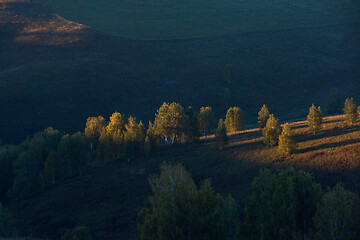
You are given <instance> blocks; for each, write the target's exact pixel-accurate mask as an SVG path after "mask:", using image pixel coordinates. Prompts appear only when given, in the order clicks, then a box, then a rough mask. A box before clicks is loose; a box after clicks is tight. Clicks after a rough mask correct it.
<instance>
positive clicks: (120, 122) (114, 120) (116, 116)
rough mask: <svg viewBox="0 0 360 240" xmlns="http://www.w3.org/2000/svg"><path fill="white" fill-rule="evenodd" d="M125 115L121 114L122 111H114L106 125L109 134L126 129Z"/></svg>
mask: <svg viewBox="0 0 360 240" xmlns="http://www.w3.org/2000/svg"><path fill="white" fill-rule="evenodd" d="M125 123H126V120H125V115H121V113H118V112H114V113H113V114H112V115H111V117H110V122H109V124H108V125H107V126H106V131H107V132H108V133H109V134H113V133H115V132H117V131H120V132H124V131H125Z"/></svg>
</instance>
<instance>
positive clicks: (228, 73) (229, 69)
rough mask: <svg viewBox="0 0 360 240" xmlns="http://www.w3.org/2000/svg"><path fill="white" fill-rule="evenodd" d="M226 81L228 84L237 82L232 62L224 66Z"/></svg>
mask: <svg viewBox="0 0 360 240" xmlns="http://www.w3.org/2000/svg"><path fill="white" fill-rule="evenodd" d="M224 82H225V83H227V84H231V83H234V82H235V73H234V67H233V65H231V64H227V65H225V67H224Z"/></svg>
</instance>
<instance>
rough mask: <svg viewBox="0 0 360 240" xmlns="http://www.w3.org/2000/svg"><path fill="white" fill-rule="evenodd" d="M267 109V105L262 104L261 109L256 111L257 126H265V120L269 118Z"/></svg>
mask: <svg viewBox="0 0 360 240" xmlns="http://www.w3.org/2000/svg"><path fill="white" fill-rule="evenodd" d="M269 115H270V112H269V109H268V107H267V106H266V105H265V104H264V105H263V106H262V108H261V110H260V111H259V113H258V126H259V128H264V127H265V126H266V122H267V120H268V119H269Z"/></svg>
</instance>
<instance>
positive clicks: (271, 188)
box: [237, 168, 322, 240]
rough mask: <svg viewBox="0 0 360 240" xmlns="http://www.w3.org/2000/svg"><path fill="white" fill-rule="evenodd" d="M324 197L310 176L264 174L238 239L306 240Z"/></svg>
mask: <svg viewBox="0 0 360 240" xmlns="http://www.w3.org/2000/svg"><path fill="white" fill-rule="evenodd" d="M321 196H322V191H321V186H320V185H319V184H316V183H315V182H314V181H313V177H312V176H311V175H310V174H308V173H305V172H303V171H295V170H294V169H292V168H290V169H287V170H280V171H279V172H278V173H277V174H272V173H271V172H270V171H269V170H267V169H265V170H261V171H260V175H259V176H258V177H256V178H255V179H254V181H253V183H252V195H251V197H250V198H249V200H248V202H247V204H246V206H245V213H244V220H243V224H241V225H240V227H239V233H238V234H237V235H238V236H239V237H242V238H243V239H249V240H252V239H254V240H255V239H256V240H257V239H263V240H268V239H269V240H272V239H278V240H290V239H299V238H301V239H306V237H307V236H309V234H310V233H311V229H312V228H313V226H314V222H313V217H314V215H315V211H316V207H317V204H318V203H319V202H320V199H321ZM240 239H241V238H240Z"/></svg>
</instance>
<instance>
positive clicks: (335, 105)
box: [325, 88, 341, 115]
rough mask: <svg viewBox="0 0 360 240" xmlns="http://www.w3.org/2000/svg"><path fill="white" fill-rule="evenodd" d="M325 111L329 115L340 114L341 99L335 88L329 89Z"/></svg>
mask: <svg viewBox="0 0 360 240" xmlns="http://www.w3.org/2000/svg"><path fill="white" fill-rule="evenodd" d="M325 111H326V114H329V115H333V114H338V113H341V97H340V92H339V90H338V89H337V88H332V89H330V91H329V94H328V101H327V103H326V107H325Z"/></svg>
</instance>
